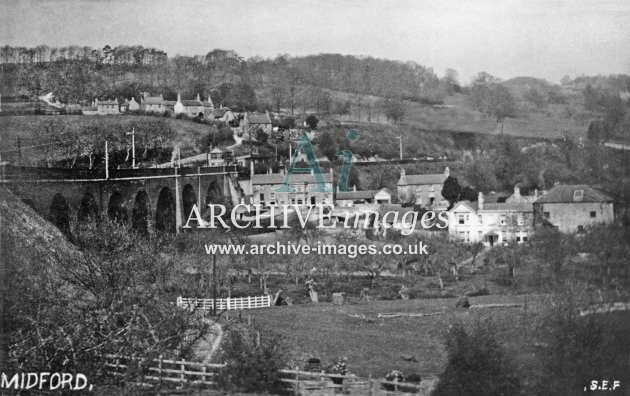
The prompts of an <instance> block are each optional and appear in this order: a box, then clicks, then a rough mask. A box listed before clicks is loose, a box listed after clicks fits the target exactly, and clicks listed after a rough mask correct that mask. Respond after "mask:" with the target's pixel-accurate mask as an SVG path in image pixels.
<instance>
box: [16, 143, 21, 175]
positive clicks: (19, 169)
mask: <svg viewBox="0 0 630 396" xmlns="http://www.w3.org/2000/svg"><path fill="white" fill-rule="evenodd" d="M17 149H18V175H20V176H22V138H21V137H19V136H18V138H17Z"/></svg>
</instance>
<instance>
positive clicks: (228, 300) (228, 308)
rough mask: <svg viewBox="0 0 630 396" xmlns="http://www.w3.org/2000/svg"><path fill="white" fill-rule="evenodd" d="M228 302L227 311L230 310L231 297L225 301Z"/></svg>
mask: <svg viewBox="0 0 630 396" xmlns="http://www.w3.org/2000/svg"><path fill="white" fill-rule="evenodd" d="M225 301H226V305H227V310H228V311H229V310H230V297H229V296H228V298H227V299H226V300H225Z"/></svg>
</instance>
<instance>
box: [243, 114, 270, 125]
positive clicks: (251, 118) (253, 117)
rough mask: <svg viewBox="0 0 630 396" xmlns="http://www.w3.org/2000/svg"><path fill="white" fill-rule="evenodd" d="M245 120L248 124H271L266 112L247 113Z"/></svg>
mask: <svg viewBox="0 0 630 396" xmlns="http://www.w3.org/2000/svg"><path fill="white" fill-rule="evenodd" d="M247 122H249V123H250V124H271V118H269V115H268V114H249V113H248V114H247Z"/></svg>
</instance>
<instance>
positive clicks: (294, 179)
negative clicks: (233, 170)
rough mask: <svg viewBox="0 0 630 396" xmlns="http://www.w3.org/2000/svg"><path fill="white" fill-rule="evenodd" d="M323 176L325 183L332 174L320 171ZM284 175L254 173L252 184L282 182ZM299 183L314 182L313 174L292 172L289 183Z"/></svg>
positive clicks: (330, 181) (329, 180) (330, 179)
mask: <svg viewBox="0 0 630 396" xmlns="http://www.w3.org/2000/svg"><path fill="white" fill-rule="evenodd" d="M322 176H323V177H324V181H325V182H326V183H332V175H331V174H330V173H322ZM285 177H286V175H283V174H280V173H272V174H264V175H254V177H253V179H252V183H253V184H282V183H283V182H284V178H285ZM300 183H308V184H316V183H317V181H316V180H315V176H313V175H312V174H310V173H307V174H300V173H294V174H292V175H291V177H290V178H289V184H300Z"/></svg>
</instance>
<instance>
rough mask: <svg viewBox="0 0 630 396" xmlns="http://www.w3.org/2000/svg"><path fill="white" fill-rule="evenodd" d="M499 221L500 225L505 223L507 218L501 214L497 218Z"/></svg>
mask: <svg viewBox="0 0 630 396" xmlns="http://www.w3.org/2000/svg"><path fill="white" fill-rule="evenodd" d="M499 222H500V223H501V225H506V224H507V219H506V217H505V215H504V214H502V215H501V217H500V218H499Z"/></svg>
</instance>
